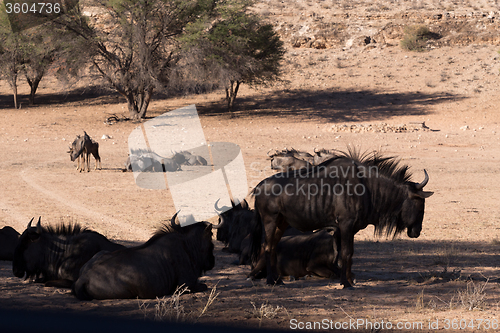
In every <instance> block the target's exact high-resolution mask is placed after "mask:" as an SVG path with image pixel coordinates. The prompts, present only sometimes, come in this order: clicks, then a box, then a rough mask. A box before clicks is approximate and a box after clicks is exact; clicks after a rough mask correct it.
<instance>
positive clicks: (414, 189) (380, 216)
mask: <svg viewBox="0 0 500 333" xmlns="http://www.w3.org/2000/svg"><path fill="white" fill-rule="evenodd" d="M424 173H425V179H424V180H423V181H422V182H421V183H414V182H411V181H410V176H411V174H410V173H409V171H408V166H406V165H402V166H400V165H399V162H398V161H397V160H396V159H395V158H394V157H382V156H380V155H379V154H378V153H373V154H364V155H360V154H359V153H356V152H354V151H349V152H348V153H345V154H344V156H337V157H335V158H333V159H330V160H327V161H325V162H324V163H322V164H320V165H318V166H316V167H314V168H312V169H303V170H298V171H293V172H286V173H278V174H276V175H273V176H271V177H268V178H266V179H264V180H263V181H261V182H260V183H259V184H258V185H257V186H256V187H255V188H254V190H253V195H254V196H255V211H256V217H257V218H258V219H260V221H261V223H258V224H257V225H259V226H260V227H261V232H262V227H263V228H264V233H265V241H264V243H263V245H262V246H259V244H260V242H261V236H259V235H258V232H256V233H255V234H256V235H257V236H255V237H254V244H255V246H254V247H253V248H254V251H253V254H252V255H253V256H254V258H255V260H257V259H256V258H258V262H257V264H256V265H255V267H254V269H253V270H252V271H251V273H250V277H255V276H256V275H257V274H258V273H259V271H261V270H262V269H263V268H264V267H266V266H267V283H268V284H274V283H282V281H281V279H279V275H278V272H277V266H276V262H277V258H276V245H277V244H278V242H279V240H280V238H281V236H282V235H283V232H284V231H285V229H286V227H287V226H288V225H290V226H292V227H294V228H296V229H299V230H301V231H307V230H317V229H322V228H325V227H329V226H336V227H338V228H339V231H340V235H341V242H340V245H341V251H340V258H341V267H342V270H341V276H340V280H341V284H343V285H344V287H345V288H349V287H352V284H353V279H352V273H351V266H352V255H353V250H354V235H355V234H356V233H357V232H358V231H359V230H362V229H364V228H366V227H367V226H368V225H369V224H373V225H374V226H375V231H376V232H377V233H378V234H379V235H381V234H382V233H383V231H384V230H385V231H386V234H387V235H390V234H391V233H394V234H398V233H400V232H402V231H403V230H404V229H407V230H408V231H407V233H408V236H409V237H411V238H416V237H418V236H419V235H420V231H421V230H422V221H423V218H424V206H425V198H428V197H429V196H431V195H432V194H433V192H424V191H422V189H423V187H424V186H425V185H426V184H427V182H428V181H429V176H428V175H427V172H425V170H424Z"/></svg>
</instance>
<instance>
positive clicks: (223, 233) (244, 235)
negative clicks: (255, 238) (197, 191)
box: [214, 200, 255, 265]
mask: <svg viewBox="0 0 500 333" xmlns="http://www.w3.org/2000/svg"><path fill="white" fill-rule="evenodd" d="M217 204H218V200H217V202H216V203H215V209H216V211H221V210H223V208H220V207H218V205H217ZM231 205H232V208H230V209H227V210H226V211H225V212H223V213H221V214H220V215H219V224H218V225H217V226H215V227H214V228H215V229H217V237H216V239H217V240H218V241H221V242H223V243H224V244H225V245H226V247H225V248H224V249H223V251H227V252H230V253H237V254H239V255H240V259H239V264H240V265H243V264H249V263H250V261H249V260H250V256H249V253H248V251H245V254H243V251H244V250H245V249H247V248H249V247H250V246H251V235H252V232H253V230H254V229H255V220H254V211H253V210H251V209H250V208H249V207H248V203H247V201H246V200H243V201H241V202H240V203H238V204H235V203H234V202H233V201H232V200H231ZM226 208H227V207H226ZM242 254H243V255H242Z"/></svg>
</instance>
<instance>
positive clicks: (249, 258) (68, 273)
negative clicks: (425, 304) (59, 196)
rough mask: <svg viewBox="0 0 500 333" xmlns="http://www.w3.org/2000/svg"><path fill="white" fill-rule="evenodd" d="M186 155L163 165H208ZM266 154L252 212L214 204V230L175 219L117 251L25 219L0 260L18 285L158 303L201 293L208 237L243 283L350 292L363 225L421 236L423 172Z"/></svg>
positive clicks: (359, 158) (0, 238)
mask: <svg viewBox="0 0 500 333" xmlns="http://www.w3.org/2000/svg"><path fill="white" fill-rule="evenodd" d="M86 137H88V135H87V134H86V133H85V135H84V136H83V139H82V137H77V139H76V140H75V142H73V145H72V147H71V149H70V154H71V156H72V157H71V159H72V160H75V159H76V158H77V157H78V154H77V152H80V154H81V153H82V152H83V154H84V155H87V160H85V157H84V162H83V164H85V163H86V164H87V170H88V155H90V154H93V155H94V157H95V158H96V167H97V161H98V160H99V159H100V158H99V153H98V152H97V149H98V144H96V143H95V142H94V143H93V140H91V139H90V138H88V139H86ZM81 142H83V143H81ZM85 142H90V143H92V144H86V143H85ZM81 147H83V148H81ZM80 148H81V149H80ZM190 155H191V154H190V153H188V152H181V153H174V156H173V157H172V158H171V159H172V161H173V162H175V163H176V164H177V165H181V164H188V165H195V164H200V165H206V160H204V159H200V158H197V157H192V156H194V155H191V156H190ZM134 156H140V155H139V154H138V155H134ZM268 156H269V157H270V159H271V168H272V169H275V170H279V172H278V173H276V174H274V175H272V176H270V177H267V178H265V179H263V180H262V181H261V182H260V183H259V184H258V185H257V186H255V187H254V188H253V189H252V191H251V192H250V196H251V197H253V198H254V200H255V203H254V209H251V208H250V207H249V204H248V202H247V201H246V200H242V201H241V202H232V207H219V202H218V201H217V202H215V203H214V208H215V210H216V211H218V212H222V213H221V214H220V215H219V222H218V224H217V225H214V226H212V224H211V223H209V222H197V223H194V224H191V225H188V226H180V225H179V224H178V223H177V214H175V215H174V216H173V217H172V218H171V219H170V223H169V224H164V225H163V227H162V228H161V229H160V230H158V231H157V232H156V233H155V234H154V235H153V236H152V237H151V238H150V239H149V240H148V241H147V242H145V243H144V244H142V245H139V246H135V247H125V246H123V245H120V244H117V243H114V242H112V241H110V240H108V239H106V237H104V236H103V235H101V234H99V233H97V232H95V231H91V230H88V229H86V228H83V227H81V226H79V225H59V226H57V227H53V226H46V227H43V226H42V225H41V219H39V220H38V222H37V224H36V225H35V226H33V225H32V223H33V219H31V221H30V222H29V223H28V226H27V228H26V230H25V231H24V232H23V233H22V234H21V235H20V236H19V233H17V232H16V231H15V230H13V229H12V228H10V227H5V228H3V229H2V230H0V244H1V246H0V259H2V260H12V269H13V273H14V275H15V276H16V277H19V278H26V279H30V280H32V281H33V282H37V283H45V285H46V286H57V287H66V288H71V289H72V293H73V294H74V295H75V296H76V297H77V298H79V299H82V300H91V299H107V298H136V297H139V298H154V297H157V296H158V297H161V296H164V295H169V294H172V293H173V292H174V291H175V290H176V288H177V287H178V286H180V285H185V286H187V287H188V288H189V290H190V291H191V292H198V291H204V290H206V289H207V286H206V285H205V284H202V283H200V282H199V281H198V278H199V277H201V276H202V275H203V274H204V272H206V271H208V270H211V269H212V268H213V267H214V263H215V257H214V254H213V250H214V245H213V241H212V229H216V231H217V236H216V239H217V240H218V241H221V242H223V243H224V244H225V245H226V247H225V248H224V249H223V250H224V251H228V252H232V253H237V254H238V256H239V258H238V260H237V264H240V265H250V267H251V269H250V272H249V275H248V277H249V278H251V279H260V278H263V277H266V278H267V281H266V282H267V283H268V284H272V285H274V284H281V283H282V277H284V276H290V277H291V278H300V277H303V276H307V275H314V276H319V277H323V278H333V277H340V283H341V284H342V285H343V286H344V287H345V288H351V287H352V286H353V284H354V281H353V276H354V275H353V273H352V272H351V267H352V256H353V243H354V235H355V234H356V233H357V232H358V231H360V230H362V229H364V228H366V227H367V226H368V225H370V224H371V225H374V226H375V232H376V233H377V234H379V235H382V234H384V233H385V234H386V235H388V236H389V235H396V234H398V233H401V232H403V231H404V230H407V234H408V236H409V237H411V238H416V237H419V235H420V232H421V230H422V221H423V217H424V206H425V199H426V198H428V197H429V196H431V195H432V194H433V192H426V191H423V188H424V187H425V186H426V184H427V183H428V181H429V176H428V175H427V172H426V171H425V170H424V176H425V177H424V180H423V181H422V182H420V183H416V182H413V181H411V180H410V178H411V173H410V172H409V167H408V166H407V165H404V164H402V163H401V162H400V161H399V160H398V159H396V158H394V157H387V156H382V155H381V154H379V153H376V152H373V153H364V154H361V153H359V152H357V151H354V150H348V151H347V152H341V151H337V150H317V151H315V152H314V155H312V154H308V153H305V152H300V151H297V150H294V149H292V150H283V151H281V152H275V153H274V154H271V155H270V154H269V153H268ZM73 157H75V158H73ZM148 158H151V156H148ZM153 159H154V158H153ZM160 160H161V161H162V163H164V160H165V159H164V158H163V157H162V158H161V159H160ZM160 160H158V161H160ZM129 162H130V163H135V162H133V161H132V158H130V161H129ZM160 164H161V163H160ZM82 168H83V167H82ZM157 168H159V169H157ZM160 170H161V171H163V172H165V171H167V170H165V165H164V164H163V166H161V165H157V166H153V167H152V168H151V170H150V171H160Z"/></svg>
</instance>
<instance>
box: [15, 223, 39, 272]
mask: <svg viewBox="0 0 500 333" xmlns="http://www.w3.org/2000/svg"><path fill="white" fill-rule="evenodd" d="M33 219H34V218H32V219H31V221H30V222H29V223H28V227H27V228H26V230H25V231H24V232H23V233H22V234H21V236H20V237H19V240H18V243H17V246H16V248H15V250H14V258H13V261H12V271H13V273H14V275H15V276H16V277H18V278H22V277H24V276H25V274H26V278H27V279H28V278H33V277H35V276H38V275H39V274H40V270H39V260H38V259H39V258H40V256H41V253H40V248H39V247H40V246H39V239H40V235H41V233H42V226H41V224H40V219H41V217H40V218H38V223H37V224H36V226H35V227H32V226H31V222H33Z"/></svg>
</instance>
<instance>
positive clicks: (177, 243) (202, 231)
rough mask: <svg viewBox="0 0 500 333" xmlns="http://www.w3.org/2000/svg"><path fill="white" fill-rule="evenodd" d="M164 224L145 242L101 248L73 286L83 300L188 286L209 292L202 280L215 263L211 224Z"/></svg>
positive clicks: (149, 294)
mask: <svg viewBox="0 0 500 333" xmlns="http://www.w3.org/2000/svg"><path fill="white" fill-rule="evenodd" d="M176 217H177V214H175V215H174V216H173V217H172V220H171V227H168V226H164V227H163V228H162V229H161V230H159V231H157V232H156V234H155V235H154V236H153V237H151V238H150V239H149V240H148V241H147V242H146V243H144V244H143V245H140V246H136V247H131V248H127V249H123V250H118V251H115V252H104V251H103V252H101V253H98V254H97V255H96V256H95V257H94V258H92V259H91V260H90V261H89V262H88V263H87V264H86V265H85V266H84V267H83V268H82V270H81V272H80V277H79V278H78V280H77V281H76V282H75V284H74V286H73V293H74V294H75V296H76V297H77V298H78V299H81V300H91V299H113V298H137V297H139V298H155V297H161V296H164V295H170V294H172V293H173V292H174V291H175V290H176V288H177V287H178V286H181V285H185V286H186V287H188V288H189V290H190V291H191V292H198V291H204V290H206V289H207V286H206V285H205V284H203V283H200V282H199V281H198V278H199V277H200V276H201V275H202V274H203V272H205V271H208V270H210V269H212V268H213V267H214V264H215V258H214V255H213V249H214V245H213V243H212V224H210V223H208V222H198V223H195V224H191V225H188V226H185V227H180V226H179V225H177V224H176V223H175V219H176Z"/></svg>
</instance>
